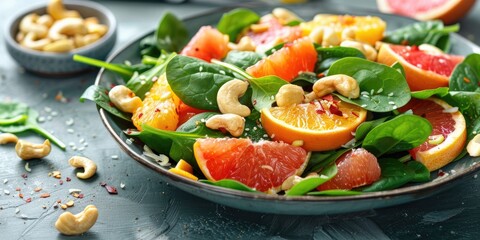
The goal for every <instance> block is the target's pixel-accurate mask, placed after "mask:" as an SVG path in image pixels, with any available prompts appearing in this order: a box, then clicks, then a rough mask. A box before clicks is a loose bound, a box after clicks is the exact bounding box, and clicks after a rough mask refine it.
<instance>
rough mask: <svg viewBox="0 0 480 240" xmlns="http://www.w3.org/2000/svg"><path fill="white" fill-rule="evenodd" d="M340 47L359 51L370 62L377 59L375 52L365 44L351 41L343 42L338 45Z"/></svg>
mask: <svg viewBox="0 0 480 240" xmlns="http://www.w3.org/2000/svg"><path fill="white" fill-rule="evenodd" d="M340 46H341V47H351V48H355V49H357V50H359V51H360V52H362V54H363V55H364V56H365V57H366V58H367V59H368V60H370V61H375V60H376V59H377V50H375V48H373V47H372V46H370V45H369V44H367V43H361V42H357V41H353V40H345V41H343V42H342V43H341V44H340Z"/></svg>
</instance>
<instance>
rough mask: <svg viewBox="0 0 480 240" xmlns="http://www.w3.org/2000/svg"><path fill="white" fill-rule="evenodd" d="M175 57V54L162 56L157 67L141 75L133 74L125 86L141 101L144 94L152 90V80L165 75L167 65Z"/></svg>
mask: <svg viewBox="0 0 480 240" xmlns="http://www.w3.org/2000/svg"><path fill="white" fill-rule="evenodd" d="M176 55H177V54H176V53H172V54H169V55H168V56H167V55H162V56H161V58H160V59H159V61H157V63H158V65H156V66H155V67H153V68H151V69H150V70H148V71H146V72H144V73H142V74H134V75H133V76H132V78H131V79H130V80H128V82H127V84H126V85H125V86H126V87H127V88H129V89H130V90H132V91H133V92H134V93H135V95H137V96H138V97H139V98H141V99H142V100H143V99H144V98H145V94H146V93H147V92H148V91H149V90H150V89H151V88H152V86H153V83H154V80H156V79H158V78H159V77H160V76H161V75H162V74H163V73H165V68H166V67H167V64H168V63H169V62H170V61H171V60H172V59H173V58H174V57H175V56H176Z"/></svg>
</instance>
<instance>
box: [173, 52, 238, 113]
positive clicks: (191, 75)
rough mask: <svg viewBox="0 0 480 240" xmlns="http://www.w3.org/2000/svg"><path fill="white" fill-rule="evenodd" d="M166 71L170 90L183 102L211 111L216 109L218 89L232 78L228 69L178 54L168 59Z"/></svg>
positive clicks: (232, 75)
mask: <svg viewBox="0 0 480 240" xmlns="http://www.w3.org/2000/svg"><path fill="white" fill-rule="evenodd" d="M166 73H167V81H168V84H169V85H170V87H171V88H172V91H173V92H174V93H175V94H176V95H177V96H178V97H179V98H180V99H181V100H182V101H183V102H184V103H185V104H187V105H189V106H192V107H194V108H198V109H204V110H211V111H218V104H217V92H218V89H220V87H221V86H222V85H223V84H224V83H226V82H228V81H230V80H232V79H234V74H233V73H232V72H231V71H230V70H229V69H224V68H223V67H221V66H219V65H216V64H210V63H207V62H205V61H202V60H200V59H196V58H191V57H186V56H180V55H177V56H175V57H174V58H173V59H172V60H170V62H169V63H168V64H167V70H166Z"/></svg>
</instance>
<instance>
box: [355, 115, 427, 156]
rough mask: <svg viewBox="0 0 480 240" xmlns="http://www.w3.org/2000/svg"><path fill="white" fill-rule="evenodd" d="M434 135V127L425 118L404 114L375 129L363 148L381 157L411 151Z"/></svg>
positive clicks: (370, 133) (364, 142) (368, 136)
mask: <svg viewBox="0 0 480 240" xmlns="http://www.w3.org/2000/svg"><path fill="white" fill-rule="evenodd" d="M431 133H432V125H431V124H430V122H429V121H428V120H426V119H425V118H422V117H419V116H416V115H410V114H408V115H407V114H404V115H400V116H397V117H395V118H394V119H391V120H388V121H386V122H384V123H381V124H379V125H378V126H376V127H375V128H373V129H372V130H371V131H370V132H369V133H368V134H367V136H365V139H364V140H363V144H362V147H363V148H365V149H367V150H368V151H369V152H371V153H373V154H374V155H375V156H377V157H379V156H381V155H383V154H387V153H396V152H401V151H406V150H410V149H412V148H414V147H417V146H419V145H420V144H422V143H423V142H425V141H426V140H427V138H428V136H430V134H431Z"/></svg>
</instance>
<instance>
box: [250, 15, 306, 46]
mask: <svg viewBox="0 0 480 240" xmlns="http://www.w3.org/2000/svg"><path fill="white" fill-rule="evenodd" d="M257 26H261V27H263V28H264V29H263V31H262V30H256V31H254V30H252V29H250V30H249V31H248V32H247V33H246V36H248V37H250V38H251V39H252V41H253V43H254V44H255V47H256V51H257V52H264V51H266V50H268V49H270V48H272V47H274V46H275V45H277V44H280V43H285V42H293V41H294V40H296V39H298V38H301V37H302V30H301V29H300V28H299V27H298V26H293V27H290V26H283V25H282V24H281V23H280V22H279V21H278V19H276V18H275V17H273V16H272V15H267V16H264V17H262V18H261V19H260V21H259V23H258V24H257Z"/></svg>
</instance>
